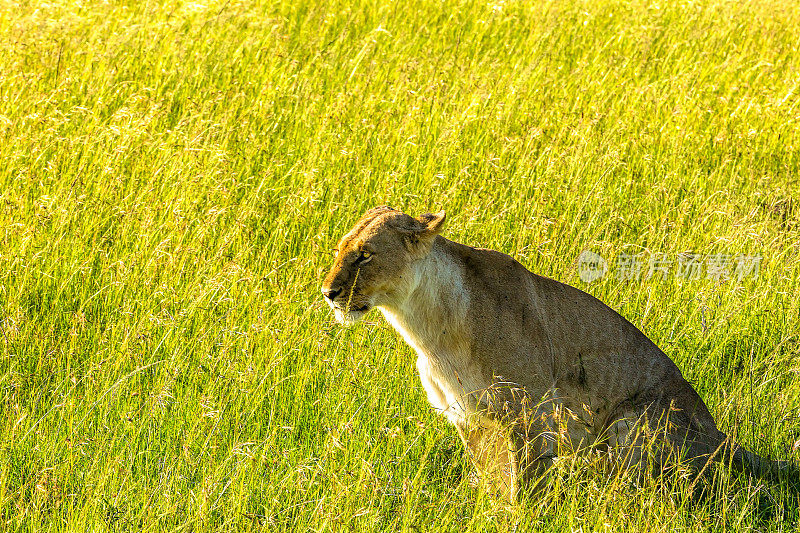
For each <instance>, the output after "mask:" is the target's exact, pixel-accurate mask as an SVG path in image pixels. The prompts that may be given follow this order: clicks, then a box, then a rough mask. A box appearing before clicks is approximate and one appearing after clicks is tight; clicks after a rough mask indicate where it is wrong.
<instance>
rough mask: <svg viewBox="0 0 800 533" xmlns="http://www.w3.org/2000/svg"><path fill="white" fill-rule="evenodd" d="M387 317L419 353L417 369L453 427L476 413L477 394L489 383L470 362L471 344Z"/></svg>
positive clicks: (431, 400)
mask: <svg viewBox="0 0 800 533" xmlns="http://www.w3.org/2000/svg"><path fill="white" fill-rule="evenodd" d="M384 316H385V317H386V318H387V320H388V321H389V322H390V323H391V324H392V325H393V326H394V327H395V329H396V330H397V331H398V332H399V333H400V334H401V335H402V336H403V339H404V340H405V341H406V342H407V343H408V344H409V345H410V346H411V347H412V348H414V351H416V352H417V370H418V371H419V377H420V380H421V381H422V386H423V388H424V389H425V393H426V395H427V396H428V400H429V401H430V403H431V405H433V407H434V408H435V409H437V410H438V411H439V412H441V414H443V415H444V416H446V417H447V418H448V420H450V422H452V423H453V424H459V423H461V422H463V420H464V418H465V417H466V415H468V414H471V413H473V412H475V410H476V406H477V400H476V395H477V392H476V391H481V390H485V389H486V388H487V387H488V386H489V383H488V382H486V383H484V380H482V379H481V378H480V372H479V371H478V369H476V368H475V366H474V364H472V363H471V362H470V358H469V349H468V342H466V340H465V339H461V338H460V337H459V336H456V335H437V334H433V333H430V334H426V333H429V332H426V331H425V330H426V329H427V328H422V327H417V328H414V327H409V324H407V323H406V322H405V321H401V320H400V319H399V318H398V317H397V316H396V315H393V314H392V313H389V312H385V311H384ZM412 331H413V333H412ZM451 331H452V329H451Z"/></svg>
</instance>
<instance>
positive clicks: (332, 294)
mask: <svg viewBox="0 0 800 533" xmlns="http://www.w3.org/2000/svg"><path fill="white" fill-rule="evenodd" d="M341 292H342V289H322V294H323V295H325V298H327V299H328V300H330V301H334V300H335V299H336V297H337V296H339V294H341Z"/></svg>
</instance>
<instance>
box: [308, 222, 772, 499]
mask: <svg viewBox="0 0 800 533" xmlns="http://www.w3.org/2000/svg"><path fill="white" fill-rule="evenodd" d="M444 219H445V215H444V213H439V214H436V215H430V214H428V215H423V216H422V217H419V218H412V217H410V216H408V215H406V214H404V213H401V212H399V211H396V210H394V209H391V208H389V207H379V208H375V209H372V210H370V211H368V212H367V213H365V215H364V216H363V217H362V218H361V219H360V220H359V221H358V222H357V223H356V225H355V226H354V228H353V229H352V230H351V231H350V232H349V233H348V234H347V235H345V236H344V237H343V238H342V240H341V241H340V242H339V244H338V246H337V251H338V253H337V257H336V261H335V263H334V265H333V267H332V269H331V271H330V272H329V274H328V275H327V277H326V278H325V281H324V283H323V286H322V289H323V293H326V294H327V295H331V294H334V293H335V292H336V291H339V292H338V293H336V294H335V297H334V298H333V299H332V300H331V299H330V298H326V300H327V301H328V303H329V304H330V305H331V307H333V308H334V310H335V313H336V317H337V320H339V321H340V322H345V323H347V322H352V321H355V320H358V319H360V318H361V317H362V316H363V315H364V314H365V313H366V312H368V311H369V310H370V309H371V308H373V307H377V308H378V309H380V311H381V312H382V313H383V315H384V316H385V317H386V319H387V320H388V321H389V323H390V324H391V325H392V326H393V327H394V328H395V329H396V330H397V331H398V332H399V333H400V334H401V335H402V336H403V338H404V339H405V340H406V342H407V343H408V344H409V345H410V346H412V347H413V348H414V350H415V351H416V352H417V357H418V359H417V368H418V370H419V373H420V378H421V380H422V385H423V387H424V388H425V391H426V393H427V396H428V399H429V401H430V403H431V404H432V405H433V406H434V408H436V409H437V410H439V411H441V412H442V414H443V415H445V416H446V417H447V418H448V420H450V422H452V423H453V424H454V425H455V426H456V428H457V429H458V431H459V434H460V435H461V438H462V440H463V441H464V443H465V445H466V446H467V448H468V450H469V451H470V454H471V456H472V457H473V459H474V460H475V463H476V465H477V467H478V469H479V471H480V472H482V473H483V474H484V477H485V478H487V480H488V481H489V482H490V483H491V484H492V485H493V486H495V487H497V488H498V489H499V490H500V491H501V492H503V493H505V494H506V495H507V496H509V497H510V498H512V499H513V498H514V497H515V496H516V494H517V491H518V489H519V488H520V486H522V485H524V484H526V483H530V482H531V480H533V479H534V478H536V477H538V476H539V475H540V474H541V472H542V471H543V470H544V469H546V467H548V466H549V465H550V464H552V461H553V460H554V458H555V457H556V456H557V455H559V453H563V452H565V451H573V450H579V449H584V448H586V447H588V446H593V447H597V446H600V447H604V448H605V449H608V450H609V451H610V452H612V453H615V454H616V456H617V457H618V458H619V462H620V463H621V464H623V465H626V466H627V465H637V466H640V467H645V465H647V464H649V465H651V466H654V468H655V469H660V468H662V467H663V466H664V464H665V463H666V462H667V461H668V460H670V458H671V457H675V456H678V455H680V456H681V457H682V458H684V459H686V460H688V461H689V462H690V464H691V465H692V466H694V468H695V469H696V470H699V469H702V468H703V465H704V464H705V463H706V462H707V461H708V460H709V458H710V457H713V458H723V457H727V458H730V459H731V461H732V462H733V463H734V464H736V465H739V466H741V467H746V468H750V469H753V470H756V471H758V470H759V469H760V468H762V467H764V466H766V465H768V463H767V462H765V461H763V460H762V459H761V458H760V457H758V456H757V455H755V454H752V453H750V452H747V451H745V450H743V449H742V448H740V447H738V446H736V445H735V444H733V443H732V442H730V441H729V439H727V437H726V435H725V434H723V433H722V432H720V431H719V430H718V429H717V427H716V424H715V422H714V419H713V418H712V416H711V414H710V413H709V411H708V409H707V408H706V406H705V404H704V403H703V401H702V400H701V399H700V397H699V396H698V395H697V393H696V392H695V391H694V389H693V388H692V387H691V385H690V384H689V383H687V382H686V380H684V378H683V376H682V375H681V373H680V371H679V370H678V368H677V367H676V366H675V364H674V363H673V362H672V361H671V360H670V359H669V357H667V356H666V355H665V354H664V352H662V351H661V350H660V349H659V348H658V347H657V346H656V345H655V344H653V342H651V341H650V339H648V338H647V337H646V336H645V335H644V334H643V333H642V332H640V331H639V330H638V329H637V328H636V327H634V326H633V325H632V324H631V323H630V322H628V321H627V320H625V319H624V318H623V317H622V316H620V315H619V314H618V313H616V312H615V311H614V310H613V309H611V308H609V307H608V306H606V305H605V304H603V303H602V302H601V301H599V300H597V299H596V298H594V297H593V296H591V295H589V294H587V293H585V292H583V291H580V290H578V289H576V288H574V287H571V286H569V285H566V284H563V283H559V282H558V281H554V280H552V279H549V278H545V277H542V276H538V275H536V274H532V273H531V272H529V271H528V270H526V269H525V268H524V267H523V266H522V265H521V264H520V263H518V262H517V261H515V260H514V259H513V258H511V257H509V256H507V255H505V254H503V253H500V252H496V251H492V250H486V249H479V248H472V247H470V246H465V245H462V244H458V243H456V242H453V241H449V240H447V239H445V238H444V237H442V236H440V235H438V233H439V232H440V231H441V229H442V227H443V223H444ZM362 251H367V252H368V253H370V254H371V255H370V257H369V258H368V259H366V260H365V259H363V256H361V255H360V254H361V253H362ZM359 258H361V259H359ZM331 291H334V293H332V292H331ZM648 429H649V430H651V431H650V433H649V434H656V435H662V437H663V438H661V443H662V444H664V446H661V447H660V448H658V451H656V452H654V451H653V448H652V447H648V446H647V445H646V444H645V435H646V434H647V431H646V430H648Z"/></svg>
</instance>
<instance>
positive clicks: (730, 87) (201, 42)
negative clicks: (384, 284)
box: [0, 0, 800, 532]
mask: <svg viewBox="0 0 800 533" xmlns="http://www.w3.org/2000/svg"><path fill="white" fill-rule="evenodd" d="M798 35H800V5H798V3H796V2H794V1H792V0H777V1H766V0H756V1H753V2H744V3H743V2H738V1H727V0H700V1H680V2H670V1H664V2H655V1H653V2H651V1H647V0H642V1H639V0H630V1H623V0H577V1H576V0H550V1H544V2H534V1H530V2H527V1H526V2H522V1H513V0H509V1H502V0H500V1H498V2H497V3H492V2H473V1H469V0H467V1H458V0H454V1H452V2H442V1H438V0H434V1H420V0H411V1H410V2H397V1H395V2H384V1H373V0H354V1H352V2H340V1H338V0H334V1H332V2H330V3H326V2H311V1H308V0H283V1H281V0H277V1H275V2H264V3H259V2H256V3H255V4H253V3H250V2H237V1H227V2H208V3H207V2H202V1H201V2H186V3H183V2H174V3H163V4H162V3H156V2H127V3H125V2H110V3H101V2H66V1H63V2H62V1H60V0H55V1H53V2H47V3H44V2H36V1H31V2H26V1H23V2H8V1H5V0H3V1H0V162H1V163H2V165H1V166H0V232H1V233H0V239H2V242H1V243H0V326H2V329H1V330H0V413H1V414H2V416H0V530H3V531H210V530H263V531H277V530H282V531H304V530H313V531H334V530H335V531H350V530H352V531H386V530H390V531H392V530H408V531H439V530H441V531H554V530H562V531H570V530H571V531H578V530H583V531H592V530H606V531H615V532H616V531H636V532H641V531H663V530H665V529H674V530H678V531H688V530H691V531H706V530H707V531H720V530H731V531H741V530H748V529H758V530H765V531H786V530H791V529H794V528H795V527H796V526H797V525H798V522H799V521H800V518H799V517H800V504H799V503H798V498H799V496H798V493H797V492H796V491H795V490H793V489H791V488H790V487H788V486H787V484H786V483H785V482H757V481H750V480H747V479H741V478H736V477H735V476H732V475H730V474H729V472H727V471H726V470H725V469H720V470H718V471H717V472H716V473H714V474H713V476H712V485H711V489H710V490H711V492H712V494H713V497H711V498H707V499H705V500H701V501H699V502H694V503H693V502H692V501H690V500H687V498H685V497H683V496H682V495H684V494H685V493H686V492H687V490H688V488H687V487H686V484H685V483H683V484H682V483H677V484H660V483H656V482H645V484H644V485H641V486H636V485H635V484H633V483H632V482H631V480H629V479H626V478H624V477H615V478H606V477H604V476H602V475H600V474H598V473H596V470H595V469H594V468H593V467H592V465H591V464H590V463H586V462H585V461H583V460H581V459H575V458H572V459H567V460H565V461H564V462H563V463H562V465H560V466H559V468H558V470H557V471H556V472H553V474H552V475H551V476H550V477H549V478H548V485H547V487H546V489H545V490H543V491H542V492H541V493H539V494H536V495H531V496H530V497H528V498H527V499H526V500H525V501H524V503H523V505H519V506H506V505H503V504H502V503H500V502H497V501H495V500H494V499H493V498H491V497H490V496H489V495H487V494H486V493H485V492H482V491H481V490H479V489H476V488H473V487H471V486H470V483H469V481H468V473H469V471H470V466H469V461H468V458H467V456H466V454H465V452H464V450H463V447H462V445H461V443H460V441H459V440H458V437H457V435H456V432H455V431H454V429H453V428H452V427H450V426H449V425H448V424H447V423H446V422H445V420H444V419H443V418H441V417H440V416H439V415H437V414H436V413H434V412H433V411H432V409H430V408H429V406H428V403H427V400H426V399H425V395H424V392H423V391H422V387H421V385H420V383H419V380H418V377H417V375H416V370H415V367H414V355H413V354H412V351H411V349H410V348H409V347H407V346H406V345H405V344H404V343H403V341H402V340H401V339H400V338H399V336H398V335H397V334H395V332H394V331H393V330H391V328H390V327H389V326H388V324H387V323H386V322H385V321H384V320H383V318H382V317H380V315H379V313H377V312H373V313H372V314H371V315H369V317H368V320H367V321H366V322H365V323H361V324H359V325H356V326H354V327H351V328H342V327H339V326H338V325H336V324H335V323H334V322H333V317H332V314H331V313H330V312H329V310H328V309H327V307H326V306H325V305H324V304H323V302H322V300H321V296H320V293H319V286H320V283H321V280H322V277H323V275H324V273H325V271H326V270H327V268H328V267H329V265H330V263H331V261H332V257H331V254H330V249H331V247H332V246H333V245H334V244H335V242H336V240H337V239H338V238H339V237H340V236H341V235H342V234H343V233H344V232H345V231H346V230H347V229H349V226H350V225H351V224H352V223H353V222H354V221H355V220H356V219H357V218H358V216H359V215H360V214H361V213H362V212H363V211H364V210H366V209H367V208H369V207H372V206H375V205H380V204H386V203H388V204H391V205H392V206H394V207H397V208H401V209H403V210H405V211H407V212H410V213H412V214H419V213H423V212H426V211H435V210H440V209H443V210H446V211H447V213H448V220H449V225H448V229H447V230H446V231H445V236H447V237H449V238H451V239H454V240H457V241H460V242H464V243H467V244H471V245H476V246H485V247H490V248H495V249H498V250H501V251H504V252H506V253H508V254H510V255H512V256H514V257H515V258H517V259H518V260H520V261H521V262H522V263H523V264H524V265H526V266H527V267H528V268H530V269H531V270H533V271H535V272H537V273H540V274H544V275H547V276H550V277H554V278H556V279H558V280H561V281H564V282H567V283H570V284H573V285H576V286H578V287H580V288H582V289H584V290H587V291H589V292H590V293H592V294H594V295H596V296H598V297H599V298H601V299H602V300H604V301H605V302H606V303H608V304H609V305H611V306H612V307H613V308H615V309H617V310H618V311H620V312H621V313H622V314H623V315H624V316H626V317H627V318H628V319H630V320H631V321H632V322H633V323H634V324H636V325H637V326H638V327H640V328H641V329H642V330H643V331H644V332H645V333H646V334H648V335H649V336H650V337H651V338H652V339H653V340H654V341H655V342H656V343H657V344H658V345H659V346H661V347H662V348H663V349H664V350H665V351H666V352H667V353H668V354H669V355H670V356H671V357H672V358H673V360H675V361H676V363H677V364H678V366H679V367H680V368H681V370H682V371H683V372H684V374H685V376H686V377H687V379H689V380H690V381H691V382H692V383H693V384H694V386H695V387H696V388H697V390H698V391H699V392H700V394H701V396H702V397H703V398H704V399H705V401H706V402H707V403H708V405H709V408H710V409H711V411H712V412H713V414H714V416H715V417H716V418H717V420H718V422H719V425H720V427H721V428H722V429H723V430H724V431H726V432H728V433H730V434H732V435H735V436H736V438H737V439H738V440H739V441H740V442H741V443H743V444H744V445H745V446H747V447H748V448H750V449H753V450H755V451H756V452H758V453H760V454H763V455H767V456H770V457H782V458H794V459H795V460H797V459H798V458H800V452H798V451H796V448H797V447H798V446H800V379H798V372H800V338H799V337H798V335H799V334H800V319H799V318H798V315H800V309H799V307H800V304H798V289H800V283H799V282H798V279H800V244H799V243H800V205H799V204H798V201H800V183H799V182H798V175H800V155H799V154H800V53H798V47H800V41H798ZM583 250H593V251H595V252H597V253H599V254H600V255H602V256H603V257H605V258H607V259H608V260H609V262H610V263H611V267H612V268H611V271H610V272H609V275H607V276H606V277H604V278H603V279H602V280H600V281H597V282H595V283H592V284H586V283H583V282H582V281H581V280H580V279H579V277H578V268H577V266H578V256H579V254H580V253H581V251H583ZM687 252H693V253H697V254H701V255H702V256H703V257H704V258H706V259H708V258H710V257H716V256H717V255H718V254H724V255H726V256H739V255H744V256H751V257H760V258H761V260H760V265H759V269H758V272H757V273H756V272H751V273H750V275H748V276H745V277H743V279H741V280H739V279H738V277H737V276H731V277H730V278H726V277H725V276H723V277H722V278H720V279H717V278H716V277H714V276H708V275H706V270H703V272H702V275H700V276H698V277H697V278H691V277H680V276H677V275H675V274H673V273H672V272H671V273H670V274H669V275H666V276H662V275H655V276H652V277H647V276H645V275H642V276H638V277H637V276H632V277H631V279H624V278H626V276H622V275H618V274H620V273H622V272H623V270H621V269H620V268H618V264H617V258H621V257H623V258H624V257H627V256H628V254H631V253H641V254H642V257H643V258H644V259H645V260H646V261H649V259H648V258H652V257H660V256H661V255H659V254H663V257H667V258H671V260H672V261H673V263H671V265H672V266H673V267H675V269H677V264H678V258H680V257H685V256H681V255H680V254H685V253H687ZM646 264H647V263H646ZM668 264H669V263H668ZM709 264H710V263H708V264H706V267H708V265H709ZM645 268H647V267H645Z"/></svg>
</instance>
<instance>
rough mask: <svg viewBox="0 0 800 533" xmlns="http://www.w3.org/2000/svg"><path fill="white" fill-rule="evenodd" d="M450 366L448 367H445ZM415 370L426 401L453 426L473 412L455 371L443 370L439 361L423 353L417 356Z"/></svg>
mask: <svg viewBox="0 0 800 533" xmlns="http://www.w3.org/2000/svg"><path fill="white" fill-rule="evenodd" d="M447 366H450V365H447ZM417 370H418V371H419V377H420V380H421V381H422V387H423V388H424V389H425V393H426V394H427V396H428V401H429V402H430V403H431V405H432V406H433V407H434V408H435V409H436V410H438V411H439V412H440V413H441V414H443V415H444V416H446V417H447V419H448V420H449V421H450V422H452V423H453V424H456V425H459V424H461V423H463V421H464V419H465V418H466V415H467V414H469V413H470V412H471V411H472V410H473V406H471V405H470V403H471V402H470V398H469V396H468V394H467V391H466V390H465V389H464V387H463V383H460V382H459V381H460V378H459V376H458V372H457V371H455V369H451V368H448V369H443V368H442V364H441V361H439V360H438V358H437V359H433V360H431V358H429V357H428V356H427V355H425V354H424V353H419V354H418V356H417Z"/></svg>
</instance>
